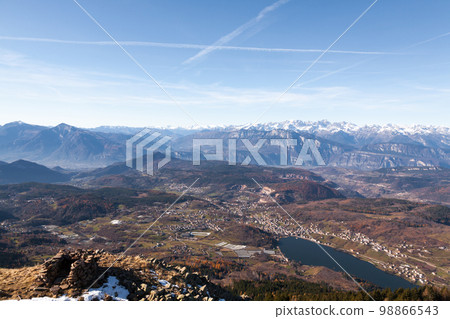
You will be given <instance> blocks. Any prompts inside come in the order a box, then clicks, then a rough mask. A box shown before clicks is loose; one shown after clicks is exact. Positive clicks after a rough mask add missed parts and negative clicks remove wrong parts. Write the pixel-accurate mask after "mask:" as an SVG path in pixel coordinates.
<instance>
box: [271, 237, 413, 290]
mask: <svg viewBox="0 0 450 319" xmlns="http://www.w3.org/2000/svg"><path fill="white" fill-rule="evenodd" d="M278 244H279V246H280V249H281V252H282V253H283V254H284V255H285V256H286V257H287V258H288V259H292V260H296V261H299V262H301V263H302V264H304V265H313V266H324V267H327V268H330V269H333V270H336V271H340V272H342V269H341V268H340V267H339V266H338V265H336V263H335V262H334V261H333V260H332V259H331V258H330V257H328V256H327V255H326V254H325V252H324V251H322V249H320V247H318V246H317V244H316V243H314V242H312V241H309V240H306V239H301V238H295V237H287V238H282V239H280V241H279V243H278ZM322 247H323V248H324V249H325V250H326V251H327V252H328V253H329V254H330V255H331V256H332V257H333V258H334V259H335V260H336V261H337V262H338V263H339V264H341V266H342V267H343V268H344V269H345V270H346V271H347V272H348V273H349V274H351V275H352V276H356V277H358V278H360V279H363V280H366V281H369V282H371V283H373V284H375V285H377V286H379V287H382V288H391V289H397V288H412V287H417V286H416V285H414V284H412V283H410V282H409V281H407V280H405V279H403V278H401V277H398V276H395V275H392V274H389V273H387V272H384V271H382V270H380V269H378V268H377V267H375V266H374V265H372V264H371V263H369V262H366V261H363V260H360V259H358V258H356V257H353V256H352V255H350V254H347V253H344V252H341V251H337V250H336V249H333V248H331V247H327V246H324V245H322Z"/></svg>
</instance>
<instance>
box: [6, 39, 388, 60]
mask: <svg viewBox="0 0 450 319" xmlns="http://www.w3.org/2000/svg"><path fill="white" fill-rule="evenodd" d="M0 40H4V41H23V42H42V43H55V44H75V45H98V46H107V45H117V44H116V43H115V42H113V41H80V40H62V39H51V38H31V37H10V36H0ZM117 42H118V43H119V44H120V45H123V46H143V47H158V48H169V49H200V50H203V49H207V48H211V46H210V45H205V44H189V43H167V42H151V41H117ZM214 50H232V51H255V52H272V53H277V52H279V53H309V52H311V53H321V52H323V51H325V50H322V49H291V48H261V47H245V46H244V47H242V46H227V45H222V46H215V47H214ZM328 52H329V53H341V54H362V55H391V54H395V53H392V52H383V51H355V50H329V51H328Z"/></svg>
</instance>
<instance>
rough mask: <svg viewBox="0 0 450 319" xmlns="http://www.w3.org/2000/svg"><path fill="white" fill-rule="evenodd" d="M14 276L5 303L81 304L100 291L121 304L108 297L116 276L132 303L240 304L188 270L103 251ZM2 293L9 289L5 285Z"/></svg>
mask: <svg viewBox="0 0 450 319" xmlns="http://www.w3.org/2000/svg"><path fill="white" fill-rule="evenodd" d="M14 271H15V276H17V277H18V278H20V280H21V282H19V283H17V284H16V287H13V285H11V284H9V285H7V288H8V290H7V291H4V290H0V292H1V293H0V299H10V298H12V296H15V297H14V298H21V299H30V298H35V297H52V298H58V297H61V296H67V297H71V298H73V299H78V300H96V298H98V297H92V295H93V294H94V293H95V292H96V291H97V292H98V291H100V292H101V293H99V294H97V295H99V296H102V297H101V298H102V299H103V300H117V298H115V297H117V296H114V295H113V296H110V295H108V293H109V292H108V289H105V287H106V288H114V287H108V283H109V282H110V280H108V279H111V278H109V277H110V276H114V277H115V278H114V280H117V285H120V287H121V288H123V289H126V291H127V292H128V295H127V296H126V299H128V300H136V301H137V300H140V301H153V300H166V301H169V300H170V301H183V300H198V301H212V300H221V299H224V300H237V299H239V297H237V296H234V295H233V294H231V293H230V292H228V291H227V290H225V289H223V288H222V287H220V286H217V285H215V284H213V283H211V282H210V281H209V279H208V277H206V276H202V275H201V274H199V273H197V272H190V271H189V270H188V268H186V267H183V266H180V265H171V264H168V263H166V262H165V261H163V260H158V259H155V258H150V259H148V258H143V257H140V256H117V255H113V254H110V253H106V252H104V251H101V250H76V251H67V250H61V251H59V252H58V253H57V254H56V255H55V256H54V257H52V258H50V259H48V260H47V261H45V262H44V263H43V264H42V265H40V266H35V267H29V268H23V269H20V270H14ZM105 271H106V272H105ZM102 274H104V276H102ZM91 286H92V287H91ZM0 289H3V286H2V285H1V284H0ZM102 289H105V290H103V291H102ZM109 291H111V290H109ZM86 296H87V297H88V298H87V297H86ZM123 298H125V297H123Z"/></svg>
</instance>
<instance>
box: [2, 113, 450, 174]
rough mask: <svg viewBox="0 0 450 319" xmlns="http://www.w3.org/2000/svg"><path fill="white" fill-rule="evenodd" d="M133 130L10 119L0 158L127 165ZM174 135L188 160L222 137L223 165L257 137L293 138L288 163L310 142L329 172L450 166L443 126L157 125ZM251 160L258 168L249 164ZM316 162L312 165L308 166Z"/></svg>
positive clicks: (177, 151) (449, 138) (270, 157)
mask: <svg viewBox="0 0 450 319" xmlns="http://www.w3.org/2000/svg"><path fill="white" fill-rule="evenodd" d="M140 130H141V128H133V127H106V126H103V127H97V128H91V129H86V128H77V127H74V126H70V125H67V124H59V125H57V126H55V127H45V126H39V125H30V124H26V123H23V122H12V123H8V124H5V125H3V126H0V161H4V162H14V161H17V160H19V159H24V160H28V161H33V162H37V163H39V164H43V165H46V166H49V167H54V166H61V167H64V168H68V169H86V168H89V169H91V168H96V167H105V166H107V165H110V164H112V163H115V162H123V161H124V160H125V142H126V140H127V139H129V138H130V137H132V136H133V134H135V133H137V132H139V131H140ZM154 130H155V131H159V132H160V133H161V134H163V135H168V136H170V137H171V138H172V153H173V154H172V155H173V157H175V158H180V159H186V160H190V159H191V158H192V140H193V139H197V138H207V139H210V138H221V139H223V140H224V153H225V154H226V155H225V157H224V160H228V157H227V156H228V144H227V141H228V140H229V139H237V140H238V143H237V154H236V160H237V162H238V163H241V162H242V161H243V160H244V159H245V158H246V157H247V156H248V155H249V152H248V150H247V148H246V147H245V146H244V144H243V143H242V142H241V140H242V139H248V140H250V142H251V143H252V144H253V145H254V144H255V143H256V141H257V140H258V139H281V138H291V139H296V140H297V141H299V143H298V145H297V146H294V147H292V148H291V149H290V152H289V158H288V164H289V165H293V163H295V158H297V156H298V154H299V153H300V150H301V148H302V145H303V143H304V141H305V140H306V139H312V140H314V141H315V144H316V146H317V148H318V150H319V152H320V154H321V156H322V157H323V159H324V161H325V164H326V165H327V166H332V167H344V168H354V169H360V170H374V169H380V168H389V167H399V166H401V167H405V166H410V167H414V166H442V167H450V154H449V153H450V131H449V128H448V127H436V126H422V125H415V126H410V127H404V126H398V125H366V126H357V125H355V124H351V123H347V122H340V123H331V122H328V121H325V120H324V121H318V122H303V121H285V122H277V123H266V124H255V125H243V126H224V127H207V128H206V127H205V128H202V127H194V128H187V129H186V128H155V129H154ZM260 153H261V155H262V157H263V158H264V160H265V162H266V163H267V164H268V165H279V154H278V153H279V148H278V147H275V146H271V145H270V144H269V143H266V144H265V145H263V147H261V149H260ZM250 163H253V164H255V161H254V159H252V161H251V162H250ZM306 164H309V165H313V166H314V165H315V164H317V163H314V162H312V163H306Z"/></svg>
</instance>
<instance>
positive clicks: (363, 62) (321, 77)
mask: <svg viewBox="0 0 450 319" xmlns="http://www.w3.org/2000/svg"><path fill="white" fill-rule="evenodd" d="M449 35H450V32H447V33H443V34H439V35H437V36H434V37H432V38H429V39H426V40H422V41H420V42H416V43H413V44H410V45H408V46H406V47H404V48H401V49H397V50H394V51H392V54H407V53H406V52H405V51H406V50H408V49H412V48H415V47H417V46H420V45H423V44H426V43H429V42H432V41H435V40H438V39H441V38H444V37H446V36H449ZM328 52H330V51H328ZM376 59H377V57H372V58H369V59H366V60H363V61H360V62H357V63H354V64H352V65H349V66H346V67H343V68H340V69H337V70H334V71H331V72H328V73H326V74H323V75H321V76H318V77H316V78H314V79H311V80H309V81H305V82H301V83H299V84H298V85H296V86H295V87H297V88H298V87H301V86H304V85H306V84H309V83H313V82H316V81H319V80H321V79H323V78H326V77H329V76H331V75H334V74H337V73H341V72H343V71H347V70H350V69H353V68H356V67H358V66H360V65H362V64H366V63H368V62H370V61H374V60H376Z"/></svg>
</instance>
